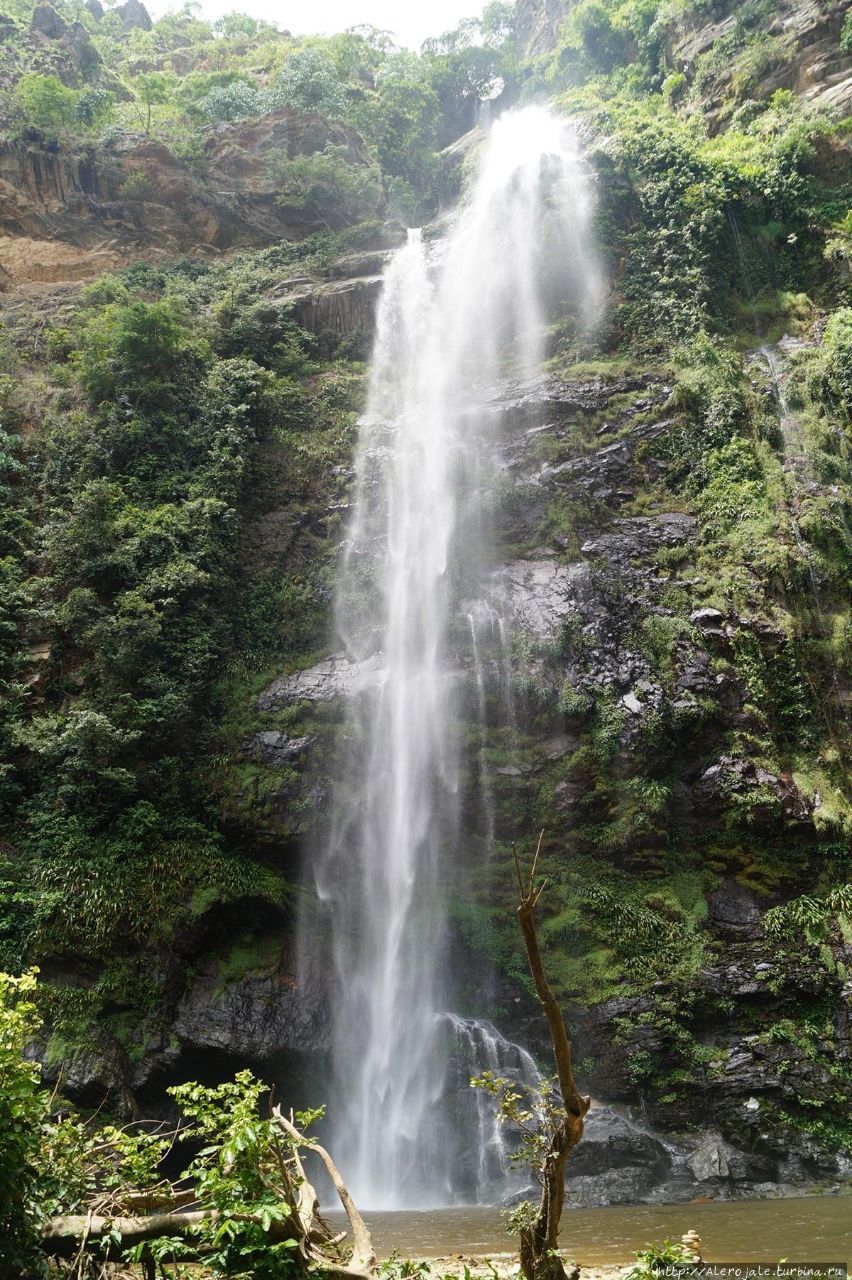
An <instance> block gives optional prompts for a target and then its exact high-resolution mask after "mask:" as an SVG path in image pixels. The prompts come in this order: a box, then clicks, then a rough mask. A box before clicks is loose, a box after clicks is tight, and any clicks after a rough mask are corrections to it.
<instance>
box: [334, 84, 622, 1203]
mask: <svg viewBox="0 0 852 1280" xmlns="http://www.w3.org/2000/svg"><path fill="white" fill-rule="evenodd" d="M589 214H590V199H589V193H588V187H587V183H586V181H585V178H584V174H583V168H582V164H581V160H580V157H579V153H578V148H577V143H576V140H575V138H574V135H573V132H572V131H571V129H570V128H569V127H568V126H567V125H566V124H565V122H564V121H560V120H558V119H557V118H555V117H554V116H552V115H551V114H550V113H549V112H547V111H546V110H544V109H541V108H530V109H528V110H525V111H521V112H518V113H512V114H508V115H505V116H503V117H502V118H501V119H500V120H499V121H498V122H497V124H496V125H495V126H494V129H493V131H492V133H491V135H490V137H489V140H488V142H487V143H486V145H485V147H484V151H483V155H482V160H481V166H480V172H479V177H478V179H477V181H476V183H475V186H474V188H473V191H472V193H471V197H470V199H469V201H468V202H467V204H466V205H465V206H464V207H463V208H462V210H461V212H460V214H459V215H458V217H457V219H456V220H455V223H454V225H453V227H452V229H451V230H450V232H449V234H448V236H447V237H446V238H445V239H444V240H443V241H442V242H438V243H436V244H435V245H434V246H430V245H427V244H426V243H424V241H423V239H422V237H421V235H420V233H419V232H412V233H410V236H409V240H408V243H407V245H405V246H404V247H403V248H402V249H401V250H400V251H399V252H398V253H397V254H396V256H395V258H394V260H393V261H392V263H391V265H390V267H389V269H388V271H387V274H386V279H385V285H384V290H383V295H382V299H381V303H380V308H379V315H378V327H377V338H376V345H375V350H374V354H373V362H372V376H371V379H370V389H369V397H368V404H367V410H366V413H365V415H364V417H363V419H362V421H361V424H360V436H359V445H358V457H357V482H356V488H355V495H354V512H353V518H352V521H351V525H350V528H349V531H348V538H347V545H346V551H345V555H344V557H343V562H342V565H341V569H340V573H339V578H338V585H337V608H336V621H337V629H338V632H339V635H340V639H341V641H342V643H343V646H344V647H345V650H346V653H347V657H348V658H349V660H350V662H352V663H353V664H354V669H355V671H356V673H357V672H359V671H360V672H361V673H362V675H361V678H360V679H359V678H357V676H356V681H355V688H354V691H353V692H352V694H351V696H350V705H349V717H348V722H347V727H346V730H345V733H344V741H343V750H342V759H341V762H340V765H339V770H338V778H337V784H336V787H335V796H334V805H333V826H332V831H331V836H330V839H329V841H328V843H327V845H326V847H325V848H324V849H323V850H322V852H321V854H320V856H319V857H318V865H317V885H318V891H319V895H320V898H321V900H322V901H324V902H325V903H326V904H327V907H328V910H329V913H330V924H331V934H332V939H333V949H334V962H335V970H336V983H337V985H336V997H335V1004H334V1009H333V1040H334V1052H333V1059H334V1061H333V1072H334V1080H333V1083H332V1090H331V1096H330V1097H329V1104H330V1112H331V1117H332V1126H333V1133H332V1142H333V1144H334V1151H335V1154H336V1157H337V1158H338V1159H339V1162H340V1165H341V1168H342V1169H344V1170H345V1174H346V1177H347V1180H348V1182H349V1185H350V1187H351V1189H352V1191H353V1194H354V1195H355V1197H356V1199H357V1200H358V1201H359V1203H361V1204H362V1205H365V1206H367V1207H368V1208H379V1207H380V1208H401V1207H409V1206H417V1207H425V1206H427V1205H437V1204H445V1203H449V1202H451V1201H452V1200H453V1198H454V1197H455V1196H457V1195H458V1194H459V1192H458V1187H457V1183H456V1180H455V1177H454V1169H453V1152H454V1151H457V1150H458V1141H457V1139H458V1136H459V1135H458V1125H459V1123H460V1122H459V1120H458V1117H456V1118H455V1120H454V1119H453V1117H452V1116H451V1115H450V1114H449V1109H448V1108H447V1107H446V1106H444V1105H443V1102H444V1099H443V1095H444V1092H445V1087H446V1081H447V1064H448V1061H449V1058H450V1056H451V1055H452V1053H453V1045H452V1044H450V1043H448V1037H447V1034H446V1025H445V1023H446V1019H443V1020H442V1017H441V1014H440V1011H441V1010H444V1009H446V1008H447V1007H448V1006H449V1003H450V1000H451V996H452V984H451V981H450V975H448V974H447V973H446V971H445V963H444V955H445V951H446V946H445V943H446V937H445V935H446V928H445V911H444V906H443V888H444V883H445V881H446V878H447V872H448V870H449V869H452V867H453V866H454V864H455V862H456V861H457V859H458V857H459V838H458V816H459V815H458V798H459V792H460V784H461V779H460V749H459V743H458V741H457V736H456V732H455V723H456V720H457V717H458V713H459V709H460V695H459V689H460V685H461V683H462V682H461V680H460V676H459V667H460V666H461V665H463V659H460V657H459V654H458V653H457V652H456V651H455V650H454V649H453V648H452V646H451V642H450V640H451V633H452V630H453V623H454V622H456V621H457V622H458V630H459V637H460V638H459V639H458V645H459V648H460V649H463V648H464V646H465V643H466V641H467V642H469V627H468V626H467V625H466V622H467V619H466V616H465V610H463V609H462V608H461V607H460V601H462V600H464V599H470V598H475V596H476V593H477V589H478V586H479V584H480V583H481V580H482V578H483V575H484V572H485V570H486V568H487V565H488V554H489V546H488V543H489V537H488V523H489V513H490V511H491V509H492V501H491V499H492V487H493V478H494V474H495V464H494V462H493V443H494V442H493V435H492V432H493V421H494V415H493V413H492V414H490V415H489V413H488V412H487V411H486V410H485V409H484V408H483V407H482V406H483V405H484V404H485V403H486V401H487V395H488V391H489V388H492V387H493V384H494V383H495V382H496V381H497V379H498V378H499V377H504V378H505V377H507V376H509V377H518V378H527V377H531V376H532V375H534V374H535V373H536V372H537V371H538V368H539V365H540V362H541V357H542V352H543V345H544V336H545V316H546V314H547V312H548V311H550V310H553V311H556V310H558V311H559V312H560V313H562V314H564V313H565V312H566V311H573V312H574V314H575V315H576V316H577V317H578V318H579V319H580V320H582V319H583V318H584V317H587V316H588V314H589V310H590V308H591V306H592V304H593V303H594V301H595V297H596V291H597V278H596V275H595V273H594V271H593V269H592V267H591V255H590V253H589V249H588V219H589ZM457 615H458V616H457ZM465 637H466V638H465ZM454 639H455V637H454ZM479 705H480V710H481V713H482V714H484V698H483V700H482V701H481V702H480V704H479ZM452 1025H453V1027H454V1037H455V1040H456V1041H458V1038H459V1027H460V1026H461V1025H462V1024H461V1023H460V1022H459V1021H458V1020H456V1022H455V1023H453V1024H452ZM449 1039H450V1040H452V1039H453V1037H449ZM468 1039H469V1040H470V1037H468ZM480 1039H481V1038H480ZM470 1042H471V1043H473V1041H470ZM483 1043H484V1042H483ZM456 1047H457V1045H456ZM473 1065H474V1069H475V1066H476V1064H473ZM478 1105H479V1104H476V1106H475V1107H474V1112H473V1114H474V1115H478V1112H477V1110H476V1107H477V1106H478ZM468 1110H469V1109H468ZM476 1124H478V1126H479V1131H480V1132H481V1130H482V1123H481V1117H480V1118H479V1120H478V1121H476ZM476 1124H475V1125H474V1127H476ZM467 1137H468V1140H469V1142H471V1143H475V1142H476V1141H477V1140H478V1138H477V1133H476V1132H471V1133H470V1134H469V1135H467ZM486 1166H487V1171H488V1176H489V1177H491V1172H492V1171H493V1160H492V1161H490V1163H489V1162H488V1161H486V1162H485V1165H484V1166H483V1169H484V1170H485V1169H486Z"/></svg>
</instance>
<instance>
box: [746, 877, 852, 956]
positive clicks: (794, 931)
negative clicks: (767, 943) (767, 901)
mask: <svg viewBox="0 0 852 1280" xmlns="http://www.w3.org/2000/svg"><path fill="white" fill-rule="evenodd" d="M838 918H844V919H845V920H847V921H850V920H852V885H849V884H843V885H837V886H836V887H835V888H833V889H830V890H829V891H828V892H827V893H825V894H823V895H822V896H821V897H814V896H811V895H809V894H802V896H801V897H799V898H793V899H792V901H790V902H787V903H785V904H784V905H783V906H780V907H772V908H770V910H769V911H767V912H766V915H765V916H764V917H763V927H764V929H765V930H766V933H767V936H768V937H769V938H772V939H775V940H779V939H786V938H799V937H802V936H804V937H805V938H807V939H808V941H809V942H818V941H820V940H822V939H823V938H825V937H826V935H827V934H828V932H829V930H830V928H831V926H832V924H833V922H834V921H836V920H837V919H838Z"/></svg>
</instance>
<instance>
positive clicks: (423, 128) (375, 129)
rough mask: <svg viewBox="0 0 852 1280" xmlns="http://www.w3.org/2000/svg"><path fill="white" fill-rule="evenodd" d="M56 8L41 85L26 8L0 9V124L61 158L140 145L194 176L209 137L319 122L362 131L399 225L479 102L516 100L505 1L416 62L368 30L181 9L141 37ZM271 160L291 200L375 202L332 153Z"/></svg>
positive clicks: (509, 11) (421, 200)
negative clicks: (181, 163)
mask: <svg viewBox="0 0 852 1280" xmlns="http://www.w3.org/2000/svg"><path fill="white" fill-rule="evenodd" d="M54 7H55V9H56V11H57V12H58V13H59V14H60V15H61V18H62V20H63V21H64V22H67V23H68V24H72V23H76V24H77V25H75V26H74V27H73V29H72V30H73V40H72V41H71V49H70V50H68V49H65V50H64V53H65V57H64V58H63V56H61V55H60V54H59V53H57V59H58V64H57V66H56V68H55V70H50V71H46V70H45V69H44V55H43V52H42V49H41V46H40V45H39V44H38V42H37V41H32V40H31V39H29V38H28V36H27V29H28V25H29V21H30V16H31V13H32V8H33V6H32V5H30V4H28V3H18V2H17V0H16V2H15V3H13V4H12V5H11V6H10V5H7V6H6V7H5V12H6V13H8V14H9V16H10V26H9V29H8V30H7V31H6V33H5V35H4V38H3V42H0V65H2V64H3V61H4V60H5V65H6V66H7V68H8V70H9V72H10V73H11V76H12V77H13V80H12V84H11V87H10V88H9V89H8V91H7V94H6V101H5V103H4V104H3V110H2V114H3V117H4V119H5V121H6V126H7V128H8V129H10V130H12V131H13V132H25V131H26V130H27V129H30V128H33V127H35V128H37V129H40V130H43V131H44V133H45V134H46V135H48V137H50V138H53V139H58V140H60V141H61V142H62V144H63V145H65V146H74V145H81V146H83V145H84V146H103V145H105V144H108V143H110V142H112V141H114V140H115V139H116V138H117V137H119V136H121V135H122V134H127V133H131V134H132V133H143V134H145V135H147V136H150V137H154V138H157V139H159V140H162V141H164V142H166V143H167V144H168V145H169V146H170V147H171V148H172V150H173V151H174V152H175V153H176V154H177V155H179V156H180V157H181V158H183V159H185V160H186V161H187V162H189V163H190V164H191V165H192V166H193V167H194V168H196V169H199V170H203V166H204V159H203V149H202V143H203V138H204V135H205V130H207V129H209V127H210V126H211V125H215V124H217V123H219V122H221V121H232V122H233V121H240V120H256V119H259V118H263V117H264V116H266V115H269V114H271V113H274V112H278V111H281V110H283V109H288V110H290V111H294V112H310V113H317V114H319V115H321V116H323V117H324V118H325V119H327V120H329V121H333V122H342V123H344V124H347V125H349V126H351V127H353V128H354V129H356V130H357V131H358V133H359V134H360V136H361V137H362V138H363V139H364V140H365V142H366V144H367V146H368V147H369V149H370V152H371V154H372V156H373V157H374V161H375V165H376V174H377V175H378V174H379V173H380V174H381V176H382V178H383V179H384V183H385V186H386V190H387V194H388V195H389V197H390V199H391V205H392V207H393V208H395V209H396V210H398V211H399V212H400V213H401V214H402V215H404V216H410V217H421V216H422V215H423V213H424V211H428V210H433V209H434V208H435V207H436V204H437V202H438V201H439V199H440V198H441V195H442V192H441V178H440V172H439V164H438V154H437V153H438V152H439V150H440V149H441V148H442V147H444V146H446V145H447V144H448V143H449V142H452V141H454V140H455V139H456V138H457V137H458V136H459V135H460V134H462V133H464V132H465V131H466V130H467V129H470V128H471V127H472V126H473V125H474V123H475V121H476V111H477V107H478V104H479V102H480V101H481V100H482V99H484V98H490V97H492V96H497V95H499V94H504V95H506V96H507V97H511V96H512V95H513V93H514V92H515V89H516V85H517V78H518V62H519V57H518V48H517V41H516V39H515V34H514V16H513V8H512V6H511V4H507V3H504V0H494V2H493V3H491V4H489V5H488V6H487V7H486V8H485V12H484V14H483V16H482V18H481V19H480V20H474V19H471V20H469V21H465V22H464V23H462V24H461V25H460V26H459V28H458V29H457V30H455V31H452V32H449V33H447V34H446V35H445V36H442V37H439V38H436V39H434V40H430V41H429V42H428V43H427V45H426V46H425V47H424V50H423V52H422V53H421V54H420V55H414V54H412V53H409V52H408V51H406V50H403V49H400V48H398V47H397V46H395V45H394V43H393V41H392V39H391V37H390V36H389V35H388V34H387V33H386V32H383V31H379V30H377V29H374V28H371V27H359V28H353V29H352V30H350V31H348V32H346V33H344V34H340V35H336V36H332V37H328V38H325V37H314V36H312V37H306V38H302V39H294V38H293V37H291V36H290V35H289V33H287V32H282V31H279V30H278V29H277V28H276V27H274V26H272V25H270V24H269V23H266V22H263V21H260V20H256V19H254V18H251V17H250V16H248V15H247V14H242V13H231V14H227V15H225V17H223V18H221V19H220V20H218V21H217V22H215V23H208V22H205V21H203V20H201V19H200V18H199V17H198V16H197V14H196V13H195V11H194V10H193V7H192V6H191V5H186V6H184V8H183V9H181V10H179V11H178V12H176V13H172V14H169V15H167V16H166V17H164V18H161V19H160V20H159V21H158V22H156V23H155V24H154V25H153V27H152V28H151V29H150V30H145V29H144V28H143V27H142V26H136V27H133V28H132V29H130V30H129V31H126V30H124V27H123V24H122V21H121V18H120V16H119V14H118V13H117V12H115V11H114V10H109V9H108V10H107V12H106V13H105V15H104V16H103V17H102V18H97V17H96V16H93V14H92V13H91V11H90V10H89V9H87V8H86V7H84V6H79V5H76V4H74V3H71V0H57V3H56V5H55V6H54ZM69 38H70V37H69ZM72 52H73V53H75V54H76V56H72ZM81 52H82V54H83V55H84V56H81ZM290 159H291V160H292V157H290ZM272 160H273V171H274V174H275V176H276V178H279V177H280V178H282V179H283V183H282V186H283V187H284V188H285V193H286V189H287V188H289V189H290V190H291V191H292V192H294V194H295V195H296V197H297V198H300V199H303V198H304V194H305V193H304V188H305V185H306V184H307V185H308V186H310V185H311V184H312V183H315V182H319V183H321V184H322V187H323V196H322V199H323V200H324V201H326V202H328V201H331V202H332V203H334V204H336V202H337V201H339V200H344V201H345V200H353V199H354V201H355V203H356V205H358V206H359V207H360V205H361V204H362V203H363V201H364V198H365V196H366V195H367V194H372V192H371V191H370V192H367V191H365V190H363V189H361V190H359V191H353V190H352V187H353V184H354V185H356V186H357V184H358V182H359V180H360V181H362V182H363V181H367V182H372V183H373V184H374V183H375V178H374V177H372V176H369V177H367V178H360V179H359V175H358V174H357V172H355V171H352V172H347V170H354V166H351V165H347V164H346V163H344V162H342V159H341V155H340V154H339V153H337V154H336V153H331V154H328V155H326V156H324V157H323V156H322V155H317V156H316V157H311V158H310V160H300V161H299V162H298V165H297V167H296V168H293V167H290V168H288V167H287V157H286V156H278V157H273V158H272ZM142 176H143V177H144V174H143V175H142ZM329 182H331V188H329ZM130 194H131V192H130V191H127V195H128V196H129V195H130Z"/></svg>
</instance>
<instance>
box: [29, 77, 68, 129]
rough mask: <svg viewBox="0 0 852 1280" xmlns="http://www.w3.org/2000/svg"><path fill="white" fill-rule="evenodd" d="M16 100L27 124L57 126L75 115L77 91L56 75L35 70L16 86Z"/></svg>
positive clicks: (46, 126) (64, 123)
mask: <svg viewBox="0 0 852 1280" xmlns="http://www.w3.org/2000/svg"><path fill="white" fill-rule="evenodd" d="M15 103H16V106H17V108H18V110H19V111H20V112H21V115H22V116H23V118H24V120H25V121H26V122H27V124H32V125H36V126H37V127H38V128H42V129H54V128H57V127H59V126H62V125H68V124H70V123H71V121H72V120H73V119H74V115H75V106H76V103H77V95H76V94H75V92H74V90H73V89H69V88H67V87H66V85H64V84H63V83H62V81H61V80H59V79H58V78H57V77H56V76H41V75H37V74H36V72H34V71H32V72H28V73H27V74H26V75H24V76H21V78H20V80H19V81H18V83H17V85H16V86H15Z"/></svg>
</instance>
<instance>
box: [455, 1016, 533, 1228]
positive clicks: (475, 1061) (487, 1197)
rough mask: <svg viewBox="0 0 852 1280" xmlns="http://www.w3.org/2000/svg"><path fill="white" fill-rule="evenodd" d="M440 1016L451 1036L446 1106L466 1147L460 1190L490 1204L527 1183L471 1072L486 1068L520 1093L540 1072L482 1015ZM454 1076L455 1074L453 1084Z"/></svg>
mask: <svg viewBox="0 0 852 1280" xmlns="http://www.w3.org/2000/svg"><path fill="white" fill-rule="evenodd" d="M440 1018H441V1020H442V1021H444V1022H445V1023H446V1025H447V1026H448V1027H449V1028H450V1031H451V1033H452V1037H453V1042H454V1043H453V1045H452V1046H451V1049H450V1080H449V1082H448V1084H449V1088H448V1090H447V1092H448V1093H449V1094H450V1097H449V1099H448V1108H449V1110H450V1112H451V1114H452V1115H453V1117H454V1118H455V1119H456V1120H457V1124H458V1132H459V1133H460V1134H462V1135H463V1147H464V1149H463V1150H462V1151H460V1152H459V1155H458V1157H457V1165H456V1168H457V1171H458V1173H459V1174H460V1182H461V1194H462V1197H464V1198H469V1199H470V1200H472V1201H473V1202H474V1203H475V1204H491V1203H493V1202H494V1201H495V1200H499V1199H505V1197H506V1196H507V1194H511V1193H512V1192H513V1191H515V1190H519V1189H520V1188H522V1187H525V1186H526V1185H527V1183H528V1181H529V1178H528V1176H526V1175H523V1174H519V1173H518V1172H517V1171H515V1170H513V1168H512V1163H511V1162H512V1145H511V1142H510V1134H509V1133H508V1132H507V1130H506V1127H505V1125H504V1124H502V1123H501V1122H500V1118H499V1115H498V1113H497V1107H496V1106H495V1104H494V1100H493V1099H492V1098H491V1097H490V1096H489V1095H488V1094H487V1093H485V1092H484V1090H482V1089H471V1087H470V1078H471V1076H474V1075H481V1074H482V1072H484V1071H490V1072H491V1073H492V1075H494V1076H497V1077H501V1078H503V1079H506V1080H511V1081H512V1082H513V1083H514V1084H516V1085H519V1086H522V1088H521V1092H522V1093H524V1092H525V1091H528V1090H535V1089H537V1088H538V1087H539V1085H540V1084H541V1083H542V1075H541V1072H540V1071H539V1069H538V1067H537V1066H536V1064H535V1061H534V1059H533V1057H532V1054H530V1053H528V1052H527V1050H526V1049H523V1048H522V1047H521V1046H520V1045H518V1044H515V1043H513V1041H511V1040H507V1039H506V1037H505V1036H504V1035H501V1033H500V1032H499V1031H498V1030H497V1028H496V1027H495V1026H493V1025H492V1024H491V1023H490V1022H488V1021H486V1020H485V1019H480V1018H460V1017H458V1016H457V1015H456V1014H454V1013H445V1014H442V1015H440ZM453 1077H457V1083H455V1087H454V1082H453Z"/></svg>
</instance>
